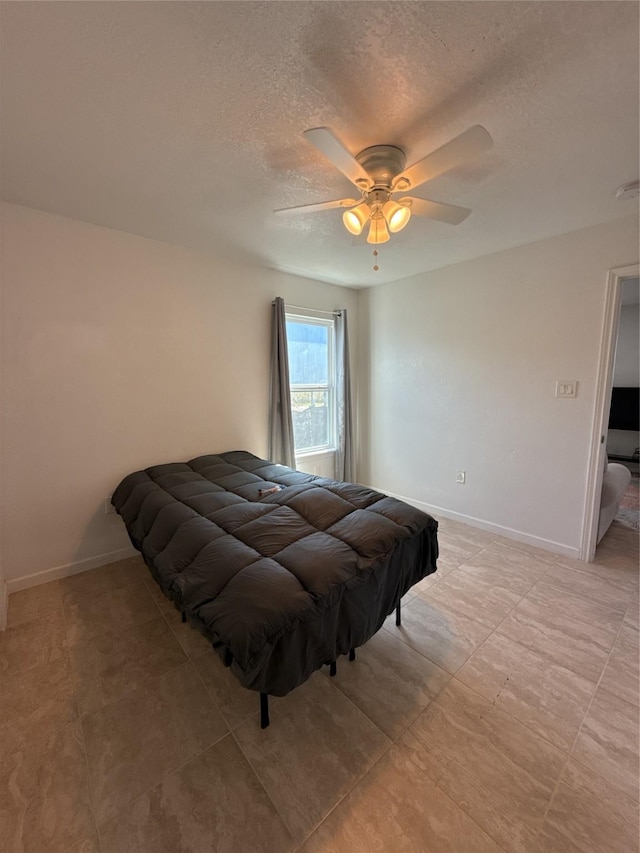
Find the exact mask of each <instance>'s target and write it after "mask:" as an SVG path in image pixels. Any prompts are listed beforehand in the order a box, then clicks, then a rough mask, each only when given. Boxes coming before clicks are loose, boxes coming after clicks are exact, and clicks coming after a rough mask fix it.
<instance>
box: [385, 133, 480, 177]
mask: <svg viewBox="0 0 640 853" xmlns="http://www.w3.org/2000/svg"><path fill="white" fill-rule="evenodd" d="M492 145H493V139H491V137H490V136H489V134H488V133H487V131H486V130H485V129H484V127H481V126H480V125H479V124H476V125H474V126H473V127H470V128H469V130H465V132H464V133H461V134H460V136H456V138H455V139H452V140H451V142H446V143H445V144H444V145H442V146H441V147H440V148H437V149H436V150H435V151H433V152H432V153H431V154H427V156H426V157H423V158H422V160H418V162H417V163H414V164H413V166H409V168H408V169H405V171H404V172H403V173H402V174H401V175H398V177H397V178H396V179H395V181H394V185H395V186H397V185H398V184H399V183H400V181H401V179H403V178H404V180H405V181H408V182H409V184H408V186H404V187H403V189H404V190H408V189H412V190H413V189H415V188H416V187H419V186H420V184H424V183H425V181H431V180H432V179H433V178H437V177H438V176H439V175H443V174H444V173H445V172H449V171H450V170H451V169H455V167H456V166H459V165H460V163H464V162H465V161H466V160H470V159H471V158H473V157H477V156H478V155H479V154H482V153H483V152H484V151H488V150H489V148H491V146H492ZM400 186H402V184H400Z"/></svg>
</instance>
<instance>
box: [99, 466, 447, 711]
mask: <svg viewBox="0 0 640 853" xmlns="http://www.w3.org/2000/svg"><path fill="white" fill-rule="evenodd" d="M112 502H113V505H114V507H115V509H116V511H117V512H118V513H119V514H120V515H121V516H122V518H123V520H124V522H125V524H126V526H127V530H128V533H129V536H130V538H131V541H132V543H133V545H134V546H135V547H136V548H137V549H138V550H139V551H140V552H141V553H142V556H143V557H144V560H145V562H146V564H147V565H148V567H149V569H150V570H151V573H152V574H153V576H154V578H155V579H156V581H157V582H158V584H159V585H160V587H161V588H162V590H163V592H164V593H165V595H167V596H168V597H169V598H170V599H172V600H173V601H174V602H175V604H176V606H177V607H178V608H179V609H180V610H181V611H182V612H183V613H185V614H186V616H187V617H188V618H189V620H191V621H192V622H193V623H194V624H195V625H197V626H198V627H199V628H200V630H201V631H203V633H205V634H206V636H208V637H209V638H210V639H211V641H212V643H213V644H214V647H216V648H218V649H220V651H221V652H224V653H225V655H226V656H227V659H228V660H229V659H232V661H233V662H232V669H233V672H234V673H235V675H236V676H237V678H238V679H239V681H240V682H241V683H242V684H243V685H244V686H245V687H249V688H251V689H253V690H259V691H261V692H264V693H271V694H273V695H276V696H283V695H285V694H286V693H288V692H289V691H290V690H292V689H293V688H294V687H296V686H297V685H298V684H301V683H302V682H303V681H305V680H306V679H307V678H308V677H309V676H310V675H311V674H312V673H313V672H314V671H315V670H316V669H318V668H319V667H321V666H322V665H323V664H324V663H326V662H328V661H332V660H336V659H337V657H338V656H339V655H341V654H346V653H347V652H348V651H349V649H351V648H356V647H357V646H360V645H362V644H363V643H365V642H366V641H367V640H368V639H369V637H371V636H372V635H373V634H374V633H375V632H376V631H377V630H378V629H379V628H380V627H381V626H382V623H383V622H384V620H385V618H386V617H387V615H388V614H389V613H390V612H391V611H392V610H393V609H394V608H395V607H396V605H397V603H398V602H399V600H400V598H401V597H402V596H403V595H404V593H405V592H406V591H407V590H408V589H409V587H411V586H412V585H413V584H415V583H417V582H418V581H419V580H420V579H421V578H423V577H425V575H428V574H430V573H431V572H434V571H435V570H436V558H437V556H438V544H437V537H436V532H437V527H438V525H437V522H436V521H435V520H434V519H433V518H431V516H429V515H426V514H425V513H423V512H420V511H419V510H417V509H414V508H413V507H411V506H408V505H407V504H405V503H402V502H401V501H398V500H396V499H395V498H390V497H386V496H385V495H383V494H380V493H379V492H375V491H372V490H371V489H367V488H364V487H363V486H357V485H353V484H351V483H340V482H336V481H334V480H327V479H324V478H320V477H313V476H311V475H309V474H302V473H300V472H298V471H293V470H292V469H291V468H285V467H284V466H283V465H275V464H273V463H271V462H268V461H266V460H264V459H259V458H258V457H256V456H253V455H252V454H251V453H247V452H245V451H234V452H232V453H222V454H219V455H215V456H200V457H199V458H197V459H192V460H191V461H190V462H186V463H173V464H169V465H157V466H155V467H152V468H147V469H146V470H145V471H138V472H136V473H135V474H130V475H129V476H128V477H125V479H124V480H123V481H122V482H121V483H120V485H119V486H118V488H117V489H116V491H115V492H114V495H113V498H112Z"/></svg>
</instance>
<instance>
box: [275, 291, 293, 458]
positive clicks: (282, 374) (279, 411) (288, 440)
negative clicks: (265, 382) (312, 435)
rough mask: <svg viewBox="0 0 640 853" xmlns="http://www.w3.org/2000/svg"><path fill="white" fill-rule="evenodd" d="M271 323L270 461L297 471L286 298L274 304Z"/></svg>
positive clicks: (278, 298)
mask: <svg viewBox="0 0 640 853" xmlns="http://www.w3.org/2000/svg"><path fill="white" fill-rule="evenodd" d="M272 312H273V314H272V323H271V388H270V393H269V459H270V460H271V461H272V462H279V463H280V464H281V465H288V466H289V468H295V465H296V458H295V449H294V444H293V418H292V417H291V390H290V388H289V358H288V354H287V326H286V322H285V316H284V299H282V297H281V296H278V297H277V299H276V300H275V302H274V303H273V308H272Z"/></svg>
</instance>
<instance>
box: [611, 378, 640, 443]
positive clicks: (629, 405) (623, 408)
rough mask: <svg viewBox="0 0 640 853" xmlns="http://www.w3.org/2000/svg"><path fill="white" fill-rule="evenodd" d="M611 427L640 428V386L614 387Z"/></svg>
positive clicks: (612, 392) (636, 429)
mask: <svg viewBox="0 0 640 853" xmlns="http://www.w3.org/2000/svg"><path fill="white" fill-rule="evenodd" d="M609 429H628V430H635V431H636V432H637V431H638V430H640V388H613V389H612V390H611V408H610V410H609Z"/></svg>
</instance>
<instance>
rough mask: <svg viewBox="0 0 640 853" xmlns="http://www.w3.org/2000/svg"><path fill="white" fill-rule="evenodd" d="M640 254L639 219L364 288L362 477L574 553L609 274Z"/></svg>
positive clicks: (581, 511)
mask: <svg viewBox="0 0 640 853" xmlns="http://www.w3.org/2000/svg"><path fill="white" fill-rule="evenodd" d="M637 258H638V221H637V218H635V217H631V218H626V219H623V220H619V221H617V222H614V223H610V224H607V225H603V226H598V227H596V228H589V229H585V230H582V231H578V232H575V233H571V234H565V235H563V236H561V237H557V238H554V239H550V240H545V241H542V242H538V243H532V244H530V245H527V246H522V247H519V248H516V249H512V250H509V251H505V252H500V253H497V254H493V255H489V256H486V257H482V258H478V259H476V260H473V261H469V262H466V263H461V264H456V265H454V266H450V267H446V268H444V269H440V270H436V271H434V272H431V273H426V274H423V275H418V276H413V277H412V278H409V279H405V280H404V281H400V282H396V283H394V284H390V285H384V286H381V287H377V288H371V289H369V290H367V291H361V292H360V304H359V319H360V348H361V349H360V354H359V360H360V365H361V368H362V369H361V376H360V389H359V394H360V401H361V412H360V415H361V433H362V441H361V447H360V457H359V472H360V473H359V476H360V478H361V479H362V480H363V481H364V482H367V483H369V484H370V485H373V486H375V487H378V488H381V489H384V490H388V491H390V492H392V493H395V494H397V495H401V496H405V497H407V498H409V499H411V500H413V501H417V502H422V503H423V504H426V505H427V506H430V507H432V508H434V509H435V508H440V509H441V510H444V513H443V514H445V515H449V516H452V517H462V518H463V520H467V519H472V520H475V523H478V524H479V525H480V526H487V527H489V528H491V529H494V530H504V531H505V532H506V533H508V534H509V535H513V536H515V537H516V538H520V539H523V540H525V541H530V542H537V543H539V544H540V545H542V546H544V547H548V548H549V549H551V550H556V551H561V552H564V553H573V554H577V552H578V550H579V546H580V537H581V531H582V525H583V520H584V512H585V496H586V479H587V464H588V458H589V453H590V442H591V429H592V421H593V410H594V406H595V402H594V399H595V383H596V375H597V367H598V359H599V355H598V350H599V345H600V340H601V335H602V322H603V314H604V296H605V285H606V279H607V270H608V269H609V268H611V267H616V266H622V265H625V264H631V263H633V262H635V261H636V260H637ZM558 379H561V380H562V379H565V380H567V379H568V380H577V381H578V383H579V384H578V396H577V398H576V399H573V400H572V399H569V400H562V399H556V398H555V396H554V393H555V383H556V380H558ZM456 470H465V471H466V472H467V483H466V485H463V486H460V485H457V484H456V482H455V475H456Z"/></svg>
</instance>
